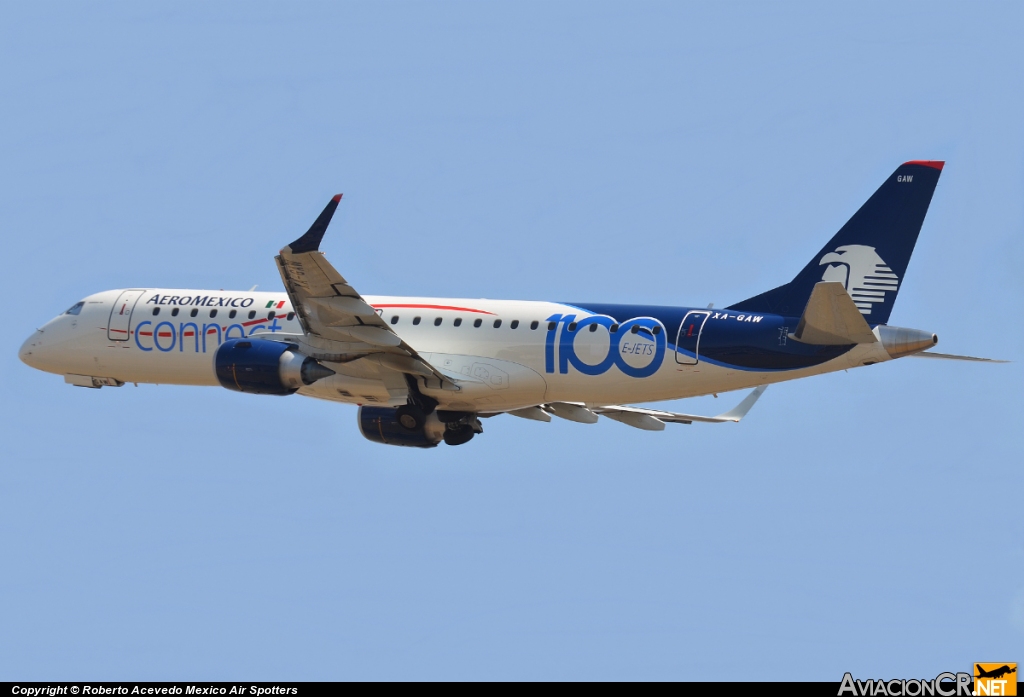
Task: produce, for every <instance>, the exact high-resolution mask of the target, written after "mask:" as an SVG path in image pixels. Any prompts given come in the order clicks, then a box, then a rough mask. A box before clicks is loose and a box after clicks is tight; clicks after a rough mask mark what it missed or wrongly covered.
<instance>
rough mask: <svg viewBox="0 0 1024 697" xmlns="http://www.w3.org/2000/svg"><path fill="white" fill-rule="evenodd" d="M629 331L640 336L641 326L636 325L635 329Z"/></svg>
mask: <svg viewBox="0 0 1024 697" xmlns="http://www.w3.org/2000/svg"><path fill="white" fill-rule="evenodd" d="M629 331H630V333H631V334H639V333H640V325H639V324H634V325H633V328H632V329H630V330H629Z"/></svg>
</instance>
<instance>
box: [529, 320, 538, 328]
mask: <svg viewBox="0 0 1024 697" xmlns="http://www.w3.org/2000/svg"><path fill="white" fill-rule="evenodd" d="M539 326H540V322H538V321H537V320H533V321H532V322H530V329H536V328H537V327H539Z"/></svg>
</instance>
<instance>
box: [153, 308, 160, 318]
mask: <svg viewBox="0 0 1024 697" xmlns="http://www.w3.org/2000/svg"><path fill="white" fill-rule="evenodd" d="M159 314H160V308H159V307H154V308H153V316H154V317H156V316H157V315H159Z"/></svg>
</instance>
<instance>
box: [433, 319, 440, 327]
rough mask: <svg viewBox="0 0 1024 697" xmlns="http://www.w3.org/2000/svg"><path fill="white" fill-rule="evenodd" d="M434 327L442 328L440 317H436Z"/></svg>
mask: <svg viewBox="0 0 1024 697" xmlns="http://www.w3.org/2000/svg"><path fill="white" fill-rule="evenodd" d="M434 326H435V327H440V326H441V318H440V317H436V318H435V319H434Z"/></svg>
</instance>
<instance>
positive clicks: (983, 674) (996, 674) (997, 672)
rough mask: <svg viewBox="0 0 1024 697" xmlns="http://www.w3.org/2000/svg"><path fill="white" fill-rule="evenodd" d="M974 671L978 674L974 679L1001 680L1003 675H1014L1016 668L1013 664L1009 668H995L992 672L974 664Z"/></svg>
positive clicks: (1004, 666) (1006, 666)
mask: <svg viewBox="0 0 1024 697" xmlns="http://www.w3.org/2000/svg"><path fill="white" fill-rule="evenodd" d="M975 670H976V671H977V673H978V674H977V675H975V676H974V677H976V678H1001V677H1003V676H1004V675H1009V674H1010V673H1016V672H1017V666H1016V664H1014V667H1013V668H1011V667H1010V666H1008V665H1003V666H1000V667H999V668H995V669H993V670H985V669H984V668H982V667H981V666H980V665H977V664H975Z"/></svg>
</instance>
